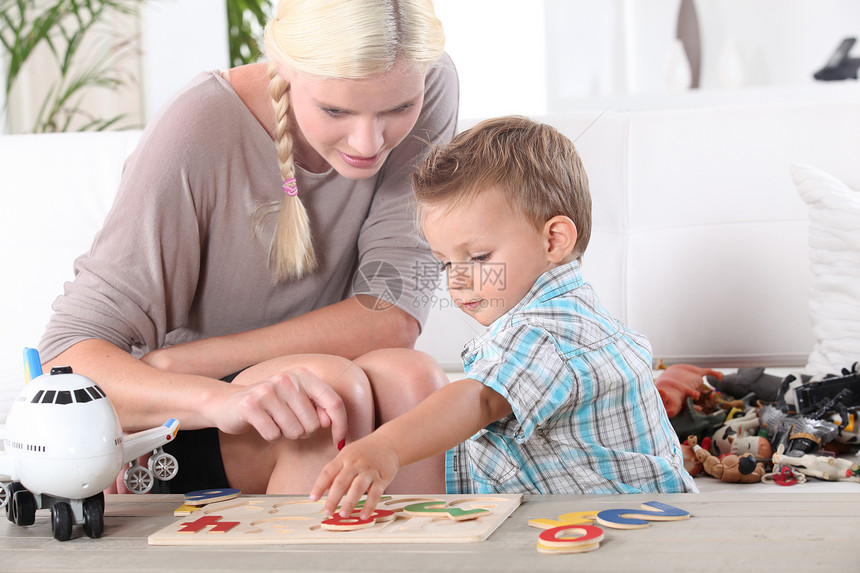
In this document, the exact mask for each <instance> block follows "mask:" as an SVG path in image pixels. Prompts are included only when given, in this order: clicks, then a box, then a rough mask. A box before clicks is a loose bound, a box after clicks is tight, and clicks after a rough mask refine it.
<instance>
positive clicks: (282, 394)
mask: <svg viewBox="0 0 860 573" xmlns="http://www.w3.org/2000/svg"><path fill="white" fill-rule="evenodd" d="M221 391H224V392H221ZM219 394H221V396H219V397H218V398H213V399H212V410H211V415H212V417H213V425H215V426H217V427H218V429H220V430H221V431H222V432H225V433H228V434H241V433H243V432H247V431H248V430H250V429H252V428H253V429H254V430H256V431H257V432H258V433H259V434H260V436H262V437H263V439H265V440H267V441H269V442H274V441H275V440H277V439H279V438H281V437H282V436H283V437H286V438H288V439H291V440H298V439H302V438H307V437H310V436H312V435H313V434H315V433H316V432H317V431H318V430H319V429H320V428H328V427H331V435H332V440H333V441H334V444H335V446H341V447H342V444H343V442H344V440H345V439H346V434H347V419H346V407H345V406H344V403H343V400H342V399H341V397H340V396H339V395H338V394H337V392H335V391H334V390H333V389H332V388H331V386H330V385H329V384H328V383H327V382H325V381H323V380H322V379H321V378H320V377H319V376H317V375H315V374H314V373H313V372H311V371H310V370H308V369H306V368H292V369H290V370H288V371H284V372H281V373H279V374H275V375H274V376H270V377H268V378H266V379H264V380H261V381H259V382H257V383H255V384H250V385H241V384H224V388H220V389H219Z"/></svg>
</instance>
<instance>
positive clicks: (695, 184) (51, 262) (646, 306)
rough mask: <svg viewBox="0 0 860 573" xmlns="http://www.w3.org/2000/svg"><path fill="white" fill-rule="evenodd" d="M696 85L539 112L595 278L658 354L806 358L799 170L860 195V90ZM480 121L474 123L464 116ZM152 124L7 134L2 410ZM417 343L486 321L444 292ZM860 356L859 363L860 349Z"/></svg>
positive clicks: (809, 340)
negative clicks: (671, 95)
mask: <svg viewBox="0 0 860 573" xmlns="http://www.w3.org/2000/svg"><path fill="white" fill-rule="evenodd" d="M798 94H799V95H798V97H794V96H793V95H792V94H791V93H788V94H786V93H783V92H780V94H779V95H778V97H777V96H775V95H774V94H771V93H753V94H748V95H742V96H738V97H736V99H735V101H733V102H730V103H720V102H721V101H723V100H724V98H723V97H722V96H720V95H719V94H717V96H713V94H712V95H711V96H699V95H695V96H694V95H690V96H689V97H681V98H676V99H674V100H672V101H671V102H669V103H670V105H669V106H668V107H667V106H666V105H664V104H661V105H654V104H653V103H650V102H649V103H648V104H647V105H645V106H640V109H635V108H636V105H629V102H628V104H627V105H626V106H625V107H627V108H628V109H619V106H618V105H617V104H616V105H614V106H613V105H610V109H604V110H600V111H594V112H592V111H588V112H578V113H570V114H565V115H555V116H551V117H542V118H538V119H540V120H542V121H546V122H549V123H551V124H553V125H555V126H557V127H558V128H559V129H561V130H562V131H563V132H564V133H566V134H567V135H568V136H569V137H571V138H572V139H574V140H575V142H576V144H577V146H578V148H579V149H580V152H581V155H582V158H583V161H584V164H585V166H586V169H587V171H588V173H589V178H590V181H591V189H592V194H593V198H594V230H593V236H592V241H591V246H590V247H589V249H588V252H587V253H586V256H585V259H584V273H585V276H586V278H588V279H590V280H591V281H592V282H593V283H594V284H595V286H596V288H597V290H598V293H599V294H600V295H601V298H602V300H603V302H604V304H605V305H606V306H607V307H608V308H609V309H610V310H611V311H613V312H614V313H615V314H616V315H617V316H618V317H619V318H620V319H622V320H623V321H625V322H626V323H627V324H629V325H630V326H631V327H632V328H634V329H636V330H639V331H641V332H643V333H645V334H647V335H648V336H649V338H650V339H651V342H652V345H653V349H654V356H655V359H663V360H664V361H666V362H687V363H693V364H697V365H700V366H722V367H728V368H734V367H740V366H748V365H758V366H768V367H770V366H773V367H780V366H783V367H784V366H796V367H802V366H803V365H804V364H805V363H806V359H807V356H808V354H809V353H810V351H811V349H812V347H813V344H814V342H815V339H814V337H813V333H812V329H811V326H810V321H809V314H808V308H809V289H810V263H809V256H808V252H809V247H808V231H807V228H808V218H807V208H806V205H805V204H804V202H803V201H802V200H801V199H800V197H799V196H798V193H797V191H796V189H795V186H794V184H793V182H792V179H791V174H790V170H789V168H790V165H791V164H792V163H795V162H797V163H807V164H810V165H813V166H816V167H818V168H820V169H822V170H824V171H827V172H829V173H832V174H834V175H835V176H837V177H840V178H842V179H843V180H844V181H845V182H846V183H848V184H849V185H852V186H853V187H854V188H855V189H856V188H860V168H858V165H860V164H858V157H860V129H858V127H860V90H858V88H857V86H856V83H855V84H853V85H846V84H841V85H838V86H837V85H821V86H815V89H814V90H805V91H803V92H802V93H801V92H798ZM471 123H474V122H471V121H464V122H463V125H464V126H466V125H468V124H471ZM138 137H139V133H137V132H112V133H99V134H80V133H79V134H57V135H17V136H0V186H2V189H3V194H2V196H3V207H2V214H0V260H2V267H3V269H4V276H5V279H6V280H5V281H4V283H5V284H4V289H5V292H4V293H3V294H4V296H2V297H0V420H3V419H5V415H6V411H7V409H8V405H9V401H10V400H11V399H12V398H13V397H14V395H15V394H16V393H17V391H18V389H19V388H20V385H21V383H22V376H23V374H22V372H23V367H22V365H21V364H22V361H21V349H22V348H23V347H24V346H33V345H36V344H37V343H38V341H39V338H40V335H41V331H42V328H43V326H44V324H45V322H46V321H47V319H48V317H49V315H50V312H51V310H50V305H51V302H52V301H53V299H54V298H55V297H56V296H57V294H58V293H60V292H61V290H62V285H63V282H64V281H66V280H69V279H71V278H72V262H73V260H74V258H75V257H76V256H77V255H79V254H81V253H83V252H84V251H85V250H87V248H88V247H89V244H90V242H91V239H92V237H93V235H94V233H95V232H96V231H97V229H98V228H99V227H100V225H101V222H102V220H103V218H104V216H105V214H106V212H107V210H108V209H109V207H110V205H111V201H112V197H113V194H114V192H115V190H116V187H117V183H118V180H119V176H120V170H121V167H122V163H123V160H124V158H125V157H126V156H127V155H128V154H129V152H130V151H131V150H132V149H133V148H134V146H135V144H136V142H137V140H138ZM437 295H438V300H436V301H435V302H434V311H433V313H432V315H431V318H430V321H429V323H428V325H427V327H426V328H425V331H424V332H423V334H422V336H421V338H420V340H419V347H420V348H421V349H423V350H426V351H428V352H430V353H431V354H433V355H434V356H435V357H436V358H437V359H438V360H439V361H440V362H441V363H442V364H443V365H444V366H446V367H448V368H451V369H457V368H459V367H460V362H459V354H460V350H461V347H462V344H463V343H464V342H465V341H466V340H467V339H468V338H470V337H471V336H473V335H474V334H475V333H476V332H477V331H478V330H479V326H478V325H477V323H474V322H471V321H470V320H469V319H468V318H466V317H465V316H464V315H462V313H460V311H458V310H456V309H454V308H452V307H451V305H450V303H449V299H448V298H447V294H446V293H445V292H444V290H442V289H441V285H440V290H439V291H438V292H437ZM858 358H860V356H858Z"/></svg>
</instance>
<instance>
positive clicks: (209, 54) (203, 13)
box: [142, 0, 230, 118]
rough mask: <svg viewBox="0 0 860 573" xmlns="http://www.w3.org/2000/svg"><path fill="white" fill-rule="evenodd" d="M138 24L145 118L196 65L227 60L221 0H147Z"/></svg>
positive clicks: (208, 65) (222, 65)
mask: <svg viewBox="0 0 860 573" xmlns="http://www.w3.org/2000/svg"><path fill="white" fill-rule="evenodd" d="M142 29H143V42H142V44H143V51H144V54H145V63H144V66H143V79H142V81H143V85H144V86H145V94H146V97H145V115H146V117H147V118H151V117H152V115H153V114H154V113H155V112H156V111H158V109H159V108H160V107H161V106H162V105H164V103H165V102H167V100H168V99H170V97H171V96H172V95H173V94H175V93H176V92H177V91H178V90H179V89H180V88H182V86H184V85H185V84H186V83H188V82H189V81H190V80H191V79H192V78H193V77H194V76H196V75H197V74H198V73H200V72H201V71H204V70H212V69H217V68H226V67H228V66H229V62H230V55H229V54H230V53H229V48H228V41H227V8H226V5H225V3H224V0H157V1H155V2H147V3H146V7H145V9H144V11H143V23H142Z"/></svg>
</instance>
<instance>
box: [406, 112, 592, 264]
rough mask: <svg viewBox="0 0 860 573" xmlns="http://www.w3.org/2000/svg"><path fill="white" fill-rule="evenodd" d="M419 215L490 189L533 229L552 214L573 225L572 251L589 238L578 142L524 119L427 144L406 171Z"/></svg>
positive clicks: (487, 124) (498, 121)
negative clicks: (424, 152) (428, 148)
mask: <svg viewBox="0 0 860 573" xmlns="http://www.w3.org/2000/svg"><path fill="white" fill-rule="evenodd" d="M412 186H413V189H414V191H415V197H416V199H417V201H418V214H419V217H420V216H421V214H422V212H423V211H424V210H425V209H427V208H437V207H442V208H443V209H455V208H457V207H459V206H462V205H467V204H469V203H471V202H472V201H473V200H474V199H475V197H477V196H478V195H479V194H480V193H482V192H483V191H486V190H488V189H490V188H494V189H496V190H497V191H498V192H500V193H502V195H503V196H504V198H505V200H506V201H507V202H508V204H509V205H511V207H513V208H514V209H516V210H518V211H519V212H520V213H522V214H523V216H525V217H526V219H528V220H529V222H531V223H532V224H533V225H534V226H535V228H537V229H539V230H542V229H543V227H544V224H545V223H546V222H547V221H548V220H550V219H551V218H553V217H555V216H556V215H564V216H567V217H569V218H570V219H571V220H572V221H573V223H574V224H575V225H576V230H577V238H576V245H575V247H574V253H573V254H574V257H575V258H577V259H579V258H580V257H581V256H582V254H583V253H584V252H585V249H586V247H587V246H588V242H589V239H590V238H591V194H590V193H589V190H588V177H587V176H586V174H585V168H584V167H583V166H582V161H581V160H580V158H579V154H578V153H577V152H576V148H575V147H574V145H573V142H571V141H570V140H569V139H568V138H567V137H565V136H564V135H562V134H561V133H560V132H559V131H558V130H556V129H554V128H553V127H550V126H549V125H545V124H541V123H537V122H534V121H531V120H529V119H527V118H525V117H519V116H508V117H499V118H495V119H488V120H485V121H483V122H481V123H479V124H477V125H475V126H474V127H472V128H470V129H468V130H466V131H464V132H462V133H460V134H458V135H456V136H455V137H454V139H453V140H452V141H451V143H449V144H447V145H441V146H438V147H435V148H433V149H432V150H431V151H430V154H429V155H428V156H427V158H426V159H425V160H424V161H423V162H421V164H420V165H418V167H417V169H416V170H415V171H414V172H413V174H412Z"/></svg>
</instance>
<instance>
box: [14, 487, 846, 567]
mask: <svg viewBox="0 0 860 573" xmlns="http://www.w3.org/2000/svg"><path fill="white" fill-rule="evenodd" d="M852 485H856V486H858V489H857V492H856V493H809V494H806V493H801V492H799V491H793V492H790V493H775V492H774V490H771V492H770V493H768V494H766V495H765V494H761V493H755V492H750V491H746V492H745V491H744V490H743V487H739V488H738V489H736V490H728V491H723V492H719V493H700V494H677V495H627V496H526V497H525V498H524V500H523V503H522V505H521V506H520V507H519V508H518V509H517V510H516V511H515V512H514V513H513V514H512V516H511V517H510V518H508V519H507V521H506V522H505V523H504V524H503V525H502V526H501V527H500V528H499V529H498V530H496V532H495V533H493V534H492V535H491V536H490V538H489V539H488V540H487V541H484V542H479V543H460V544H403V545H395V544H390V545H376V544H374V545H274V546H240V547H236V546H216V547H211V546H210V547H189V546H179V547H161V546H151V545H149V544H148V543H147V537H148V536H149V535H151V534H152V533H154V532H156V531H158V530H160V529H161V528H163V527H165V526H167V525H170V524H171V523H173V522H174V521H176V520H177V518H175V517H174V516H173V510H174V509H175V508H177V507H178V506H179V505H180V504H181V502H182V498H181V496H173V495H147V496H131V495H129V496H108V497H107V507H106V512H105V533H104V536H103V537H102V538H100V539H89V538H87V537H85V536H84V535H83V533H82V531H81V528H80V527H79V526H78V527H77V528H76V529H75V533H74V534H73V535H75V537H73V539H71V540H70V541H66V542H58V541H56V540H54V539H53V537H52V536H51V527H50V515H49V513H47V512H45V511H40V512H39V513H38V514H37V517H36V523H35V525H32V526H29V527H18V526H16V525H14V524H12V523H10V522H8V521H7V520H2V525H0V571H7V572H17V571H38V572H40V573H49V572H54V571H57V572H59V571H62V572H64V573H68V572H75V571H141V572H146V573H154V572H155V573H158V572H161V571H171V572H173V571H180V572H185V571H188V572H190V571H242V570H247V571H254V572H259V571H305V572H314V571H319V572H323V571H324V572H327V573H329V572H333V571H398V572H399V571H415V572H418V571H466V572H481V571H488V572H490V571H491V572H499V571H527V572H534V573H538V572H541V573H542V572H544V571H547V572H551V571H565V572H571V571H601V572H612V571H624V572H628V571H661V572H670V571H683V572H700V571H702V572H704V571H720V572H725V571H744V572H749V573H757V572H765V571H779V572H780V573H783V572H791V571H803V572H817V571H845V572H849V571H860V484H852ZM647 501H661V502H663V503H667V504H669V505H673V506H675V507H678V508H681V509H684V510H686V511H689V512H690V513H691V514H692V517H691V518H690V519H689V520H685V521H676V522H665V523H660V522H653V523H652V524H651V525H650V526H649V527H648V528H646V529H637V530H617V529H609V528H604V532H605V541H604V542H603V543H602V544H601V545H600V548H599V549H597V550H596V551H592V552H590V553H582V554H570V555H546V554H543V553H540V552H538V551H537V549H536V544H537V538H538V535H539V533H540V530H538V529H535V528H533V527H529V525H528V521H529V520H530V519H534V518H550V519H554V518H556V517H558V516H559V515H561V514H564V513H570V512H575V511H588V510H603V509H613V508H625V509H626V508H638V507H639V504H641V503H644V502H647Z"/></svg>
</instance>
